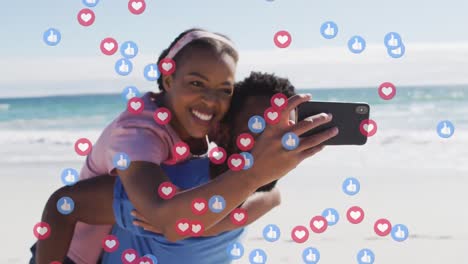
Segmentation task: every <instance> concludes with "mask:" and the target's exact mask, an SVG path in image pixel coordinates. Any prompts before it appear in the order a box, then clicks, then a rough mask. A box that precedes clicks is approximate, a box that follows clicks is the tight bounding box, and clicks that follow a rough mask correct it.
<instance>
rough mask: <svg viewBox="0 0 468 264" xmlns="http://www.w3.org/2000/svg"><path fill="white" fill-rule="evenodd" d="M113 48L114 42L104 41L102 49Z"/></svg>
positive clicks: (109, 49)
mask: <svg viewBox="0 0 468 264" xmlns="http://www.w3.org/2000/svg"><path fill="white" fill-rule="evenodd" d="M114 48H115V44H114V43H112V42H106V43H104V49H106V50H107V51H111V50H113V49H114Z"/></svg>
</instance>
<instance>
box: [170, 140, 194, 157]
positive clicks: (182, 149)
mask: <svg viewBox="0 0 468 264" xmlns="http://www.w3.org/2000/svg"><path fill="white" fill-rule="evenodd" d="M173 154H174V157H175V158H176V159H177V160H182V159H185V158H186V157H188V156H189V155H190V150H189V145H187V144H186V143H185V142H178V143H177V144H175V145H174V147H173Z"/></svg>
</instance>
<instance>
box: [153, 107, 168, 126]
mask: <svg viewBox="0 0 468 264" xmlns="http://www.w3.org/2000/svg"><path fill="white" fill-rule="evenodd" d="M154 120H155V121H156V123H158V124H160V125H167V124H168V123H169V122H170V121H171V112H170V111H169V109H167V108H165V107H161V108H158V110H156V112H154Z"/></svg>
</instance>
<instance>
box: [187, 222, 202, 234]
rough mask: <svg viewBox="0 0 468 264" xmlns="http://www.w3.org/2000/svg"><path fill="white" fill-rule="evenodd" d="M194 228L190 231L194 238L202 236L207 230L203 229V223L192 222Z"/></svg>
mask: <svg viewBox="0 0 468 264" xmlns="http://www.w3.org/2000/svg"><path fill="white" fill-rule="evenodd" d="M191 225H192V228H191V229H190V235H191V236H194V237H198V236H201V235H202V234H203V231H205V228H204V227H203V223H202V222H200V221H192V222H191Z"/></svg>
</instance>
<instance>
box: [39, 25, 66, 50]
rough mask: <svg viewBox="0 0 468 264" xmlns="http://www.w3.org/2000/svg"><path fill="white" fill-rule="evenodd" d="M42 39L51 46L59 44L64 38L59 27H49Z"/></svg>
mask: <svg viewBox="0 0 468 264" xmlns="http://www.w3.org/2000/svg"><path fill="white" fill-rule="evenodd" d="M42 39H43V40H44V42H45V44H47V45H49V46H57V45H58V44H59V43H60V40H62V34H61V33H60V31H59V30H58V29H55V28H49V29H47V30H46V31H44V34H43V35H42Z"/></svg>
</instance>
